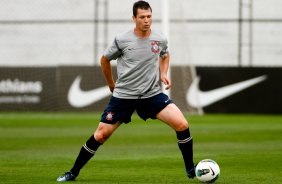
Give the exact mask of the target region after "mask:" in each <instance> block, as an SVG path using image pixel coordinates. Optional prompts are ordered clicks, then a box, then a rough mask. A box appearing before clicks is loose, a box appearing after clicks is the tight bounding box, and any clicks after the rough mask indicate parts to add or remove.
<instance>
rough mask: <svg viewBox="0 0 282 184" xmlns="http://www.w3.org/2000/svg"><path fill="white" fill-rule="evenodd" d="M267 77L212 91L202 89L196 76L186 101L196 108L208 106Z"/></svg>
mask: <svg viewBox="0 0 282 184" xmlns="http://www.w3.org/2000/svg"><path fill="white" fill-rule="evenodd" d="M266 78H267V76H266V75H263V76H260V77H256V78H253V79H249V80H245V81H242V82H238V83H235V84H231V85H228V86H224V87H220V88H217V89H213V90H210V91H201V90H200V89H199V82H200V78H199V77H196V78H195V79H194V80H193V82H192V84H191V85H190V87H189V90H188V91H187V94H186V101H187V102H188V103H189V104H190V105H191V106H192V107H195V108H201V107H206V106H208V105H211V104H213V103H215V102H217V101H219V100H222V99H224V98H226V97H228V96H231V95H233V94H235V93H238V92H240V91H242V90H244V89H246V88H249V87H251V86H253V85H255V84H257V83H259V82H262V81H264V80H265V79H266Z"/></svg>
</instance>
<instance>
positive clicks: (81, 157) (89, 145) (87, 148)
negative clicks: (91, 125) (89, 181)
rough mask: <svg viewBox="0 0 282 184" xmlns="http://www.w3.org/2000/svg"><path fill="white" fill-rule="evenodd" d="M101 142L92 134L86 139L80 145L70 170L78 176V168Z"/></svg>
mask: <svg viewBox="0 0 282 184" xmlns="http://www.w3.org/2000/svg"><path fill="white" fill-rule="evenodd" d="M101 144H102V143H99V142H97V141H96V140H95V138H94V136H93V135H92V136H91V137H90V138H89V139H88V140H87V141H86V143H85V144H84V145H83V146H82V147H81V149H80V152H79V154H78V156H77V158H76V161H75V163H74V165H73V167H72V169H71V170H70V171H71V172H72V174H74V175H75V176H78V174H79V172H80V169H81V168H82V167H83V166H84V165H85V164H86V163H87V162H88V161H89V160H90V159H91V158H92V157H93V156H94V154H95V152H96V151H97V149H98V148H99V146H100V145H101Z"/></svg>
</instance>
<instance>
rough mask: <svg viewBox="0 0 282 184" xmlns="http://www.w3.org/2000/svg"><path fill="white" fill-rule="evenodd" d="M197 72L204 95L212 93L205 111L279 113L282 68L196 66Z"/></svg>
mask: <svg viewBox="0 0 282 184" xmlns="http://www.w3.org/2000/svg"><path fill="white" fill-rule="evenodd" d="M197 75H198V76H200V81H199V86H198V87H199V88H198V89H199V90H200V91H202V92H204V93H203V94H204V97H207V96H208V95H210V94H212V93H213V95H211V96H212V97H213V98H214V99H213V101H214V102H211V103H210V104H206V105H205V106H204V105H203V104H202V105H203V106H204V107H203V109H204V111H205V112H211V113H214V112H216V113H273V114H277V113H282V86H281V81H282V69H281V68H265V67H264V68H257V67H256V68H238V67H233V68H232V67H218V68H215V67H214V68H211V67H209V68H208V67H199V68H197ZM216 95H217V96H216ZM201 98H202V97H201Z"/></svg>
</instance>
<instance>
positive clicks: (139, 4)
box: [133, 1, 152, 17]
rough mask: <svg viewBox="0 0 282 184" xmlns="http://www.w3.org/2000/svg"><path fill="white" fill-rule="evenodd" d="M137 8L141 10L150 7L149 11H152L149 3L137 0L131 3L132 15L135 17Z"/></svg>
mask: <svg viewBox="0 0 282 184" xmlns="http://www.w3.org/2000/svg"><path fill="white" fill-rule="evenodd" d="M138 9H142V10H148V9H150V10H151V12H152V8H151V6H150V4H149V3H148V2H146V1H137V2H135V3H134V4H133V16H134V17H136V15H137V10H138Z"/></svg>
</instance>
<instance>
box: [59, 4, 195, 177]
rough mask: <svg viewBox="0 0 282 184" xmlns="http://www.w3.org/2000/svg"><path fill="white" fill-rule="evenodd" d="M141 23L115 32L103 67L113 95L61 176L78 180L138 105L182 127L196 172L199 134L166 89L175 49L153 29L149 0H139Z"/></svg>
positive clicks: (187, 157)
mask: <svg viewBox="0 0 282 184" xmlns="http://www.w3.org/2000/svg"><path fill="white" fill-rule="evenodd" d="M133 21H134V22H135V28H134V29H133V30H129V31H128V32H125V33H123V34H120V35H118V36H116V37H115V39H114V41H113V43H112V44H111V45H110V46H109V47H108V48H107V49H106V50H105V52H104V55H103V56H102V58H101V68H102V72H103V74H104V76H105V79H106V81H107V84H108V86H109V89H110V91H111V92H112V93H113V95H112V98H111V100H110V102H109V104H108V105H107V107H106V109H105V110H104V113H103V114H102V117H101V121H100V123H99V126H98V128H97V129H96V131H95V132H94V135H91V137H90V138H89V139H88V140H87V142H86V143H85V144H84V145H83V146H82V148H81V150H80V153H79V155H78V157H77V159H76V161H75V163H74V166H73V167H72V168H71V170H70V171H69V172H66V173H65V174H64V175H62V176H60V177H59V178H58V179H57V181H72V180H74V179H75V178H76V177H77V176H78V174H79V172H80V170H81V168H82V167H83V166H84V165H85V164H86V163H87V162H88V160H90V159H91V158H92V157H93V156H94V154H95V152H96V151H97V149H98V148H99V146H100V145H102V144H103V143H104V142H105V141H106V140H107V139H108V138H109V137H110V136H111V135H112V133H113V132H114V131H115V130H116V129H117V128H118V127H119V126H120V125H121V124H122V123H129V122H130V121H131V116H132V114H133V113H134V111H136V112H137V114H138V115H139V116H140V117H141V118H142V119H144V120H146V119H148V118H151V119H159V120H160V121H162V122H164V123H166V124H167V125H169V126H170V127H171V128H173V129H174V130H175V132H176V135H177V139H178V146H179V149H180V151H181V153H182V156H183V160H184V163H185V168H186V174H187V176H188V177H189V178H194V177H195V166H194V162H193V140H192V136H191V135H190V130H189V125H188V122H187V120H186V119H185V117H184V116H183V114H182V113H181V111H180V110H179V108H178V107H177V106H176V105H175V104H174V103H173V102H172V100H171V99H169V97H168V96H167V95H165V94H164V93H162V90H161V86H160V82H159V80H160V79H161V81H162V82H163V83H164V84H165V85H166V90H168V89H169V88H170V87H171V85H172V84H171V81H170V79H169V78H168V76H167V71H168V67H169V52H168V48H167V40H166V38H165V37H164V35H162V34H161V33H159V32H157V31H153V30H151V24H152V9H151V7H150V5H149V4H148V3H147V2H145V1H137V2H136V3H134V5H133ZM115 59H116V60H117V73H118V77H117V80H116V81H115V80H114V78H113V75H112V68H111V63H110V62H111V60H115Z"/></svg>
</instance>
